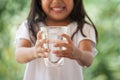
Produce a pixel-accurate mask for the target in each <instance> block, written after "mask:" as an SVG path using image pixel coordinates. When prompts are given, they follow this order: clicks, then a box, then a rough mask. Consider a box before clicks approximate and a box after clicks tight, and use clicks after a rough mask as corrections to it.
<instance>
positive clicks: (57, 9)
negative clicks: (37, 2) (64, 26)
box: [51, 7, 65, 13]
mask: <svg viewBox="0 0 120 80" xmlns="http://www.w3.org/2000/svg"><path fill="white" fill-rule="evenodd" d="M51 10H52V11H54V12H56V13H60V12H62V11H64V10H65V7H53V8H51Z"/></svg>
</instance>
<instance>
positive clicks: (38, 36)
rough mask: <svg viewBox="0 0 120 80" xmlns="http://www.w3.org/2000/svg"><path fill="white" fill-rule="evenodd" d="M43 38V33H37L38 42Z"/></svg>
mask: <svg viewBox="0 0 120 80" xmlns="http://www.w3.org/2000/svg"><path fill="white" fill-rule="evenodd" d="M41 38H42V31H39V32H38V33H37V40H40V39H41Z"/></svg>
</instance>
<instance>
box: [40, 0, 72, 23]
mask: <svg viewBox="0 0 120 80" xmlns="http://www.w3.org/2000/svg"><path fill="white" fill-rule="evenodd" d="M41 5H42V9H43V11H44V12H45V14H46V15H47V20H49V21H65V20H68V16H69V15H70V13H71V11H72V9H73V6H74V2H73V0H41Z"/></svg>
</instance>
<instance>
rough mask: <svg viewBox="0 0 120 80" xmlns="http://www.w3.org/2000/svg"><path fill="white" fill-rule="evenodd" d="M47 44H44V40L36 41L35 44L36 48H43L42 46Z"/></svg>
mask: <svg viewBox="0 0 120 80" xmlns="http://www.w3.org/2000/svg"><path fill="white" fill-rule="evenodd" d="M45 43H47V42H46V39H42V40H41V39H40V40H37V42H36V47H43V44H45Z"/></svg>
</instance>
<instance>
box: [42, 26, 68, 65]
mask: <svg viewBox="0 0 120 80" xmlns="http://www.w3.org/2000/svg"><path fill="white" fill-rule="evenodd" d="M40 30H41V31H42V38H43V39H49V40H50V42H49V43H48V44H44V45H43V46H44V48H49V49H50V52H49V53H47V54H48V58H44V61H45V64H46V66H60V65H63V64H64V58H61V57H57V56H56V55H55V54H54V53H53V50H62V49H64V48H62V47H54V41H53V40H57V39H59V40H65V39H64V38H63V37H61V36H60V34H62V33H65V34H69V28H68V27H64V26H62V27H55V26H54V27H40Z"/></svg>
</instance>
